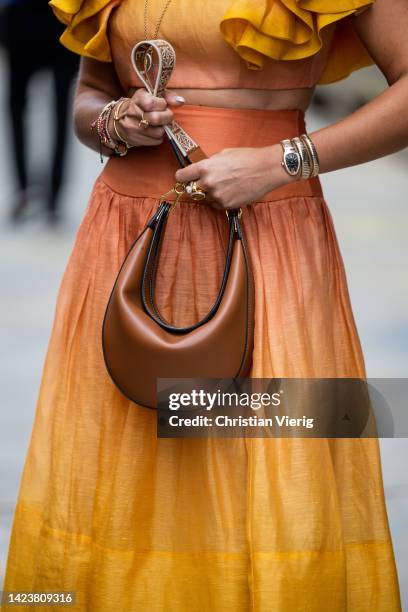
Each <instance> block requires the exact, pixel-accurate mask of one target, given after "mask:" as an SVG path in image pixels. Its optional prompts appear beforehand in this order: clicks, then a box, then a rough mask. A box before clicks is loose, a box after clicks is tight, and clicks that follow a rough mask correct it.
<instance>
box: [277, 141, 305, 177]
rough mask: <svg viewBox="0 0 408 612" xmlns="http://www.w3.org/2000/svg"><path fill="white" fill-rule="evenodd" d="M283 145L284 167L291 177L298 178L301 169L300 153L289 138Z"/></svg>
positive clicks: (282, 142)
mask: <svg viewBox="0 0 408 612" xmlns="http://www.w3.org/2000/svg"><path fill="white" fill-rule="evenodd" d="M281 145H282V149H283V158H282V162H281V163H282V166H283V167H284V168H285V170H286V172H287V173H288V174H289V175H290V176H297V175H298V174H299V172H300V168H301V159H300V155H299V151H298V150H297V148H296V147H295V146H294V145H293V144H292V142H291V141H290V140H289V139H288V138H286V139H285V140H282V141H281Z"/></svg>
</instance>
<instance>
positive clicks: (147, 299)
mask: <svg viewBox="0 0 408 612" xmlns="http://www.w3.org/2000/svg"><path fill="white" fill-rule="evenodd" d="M171 208H172V204H170V203H168V202H163V203H162V204H161V205H160V207H159V209H158V211H157V215H155V217H154V218H153V219H152V220H151V221H150V223H149V227H150V228H151V229H153V236H152V239H151V242H150V245H149V249H148V252H147V255H146V260H145V264H144V268H143V276H142V283H141V287H140V291H141V300H142V304H143V307H144V309H145V311H146V313H147V314H148V315H149V316H150V317H151V318H152V319H153V320H154V321H155V322H156V323H157V325H160V327H161V328H162V329H165V330H167V331H169V332H173V333H177V334H187V333H189V332H191V331H193V330H194V329H197V328H198V327H200V326H201V325H204V324H205V323H207V322H208V321H209V320H210V319H211V318H212V317H213V316H214V315H215V313H216V312H217V309H218V307H219V305H220V303H221V300H222V297H223V295H224V291H225V287H226V284H227V280H228V273H229V270H230V267H231V259H232V253H233V249H234V243H235V241H236V240H241V241H242V240H243V233H242V228H241V227H240V224H239V216H240V213H239V211H238V210H234V211H228V215H227V216H228V223H229V232H228V246H227V254H226V258H225V264H224V272H223V275H222V280H221V286H220V289H219V291H218V294H217V297H216V298H215V301H214V303H213V305H212V307H211V308H210V310H209V311H208V312H207V314H206V315H205V316H204V317H203V318H202V319H200V321H198V322H197V323H194V324H193V325H189V326H186V327H176V326H174V325H171V323H168V322H167V321H165V320H164V318H163V317H162V316H161V314H160V312H159V310H158V308H157V306H156V303H155V299H154V288H155V279H156V272H157V267H158V261H159V256H160V247H161V244H162V239H163V235H164V228H165V225H166V222H167V218H168V215H169V212H170V210H171Z"/></svg>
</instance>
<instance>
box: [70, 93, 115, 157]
mask: <svg viewBox="0 0 408 612" xmlns="http://www.w3.org/2000/svg"><path fill="white" fill-rule="evenodd" d="M111 100H112V96H111V95H109V94H108V93H105V92H103V91H99V90H96V89H92V88H87V87H83V88H81V90H80V91H78V92H77V94H76V96H75V102H74V126H75V133H76V135H77V137H78V139H79V140H80V141H81V142H82V143H83V144H84V145H86V146H87V147H90V148H91V149H94V150H95V151H100V150H101V145H100V140H99V136H98V134H97V132H96V130H91V123H92V122H93V121H95V119H96V118H97V117H98V116H99V114H100V113H101V111H102V109H103V107H104V106H105V105H106V104H107V103H108V102H110V101H111ZM102 153H103V154H104V155H108V156H109V155H112V153H113V151H112V149H109V148H107V147H102Z"/></svg>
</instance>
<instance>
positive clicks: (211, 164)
mask: <svg viewBox="0 0 408 612" xmlns="http://www.w3.org/2000/svg"><path fill="white" fill-rule="evenodd" d="M281 161H282V147H281V145H280V144H276V145H272V146H270V147H260V148H236V149H224V150H223V151H221V152H220V153H217V154H216V155H213V156H212V157H209V158H208V159H205V160H203V161H200V162H197V163H195V164H191V165H190V166H187V167H186V168H183V169H181V170H178V171H177V172H176V180H177V181H179V182H183V183H184V182H189V181H192V180H195V181H197V183H198V185H199V186H200V187H201V188H203V189H204V191H205V192H206V193H207V198H206V200H205V202H208V203H209V204H210V205H211V206H213V207H214V208H218V209H221V210H226V209H228V208H242V207H244V206H247V205H248V204H252V203H253V202H257V201H259V200H260V199H262V197H263V196H264V195H265V194H266V193H269V191H272V190H273V189H277V188H278V187H281V186H282V185H284V184H286V183H289V182H290V181H293V180H296V179H294V178H292V177H290V176H289V175H288V174H287V173H286V171H285V170H284V168H283V167H282V165H281Z"/></svg>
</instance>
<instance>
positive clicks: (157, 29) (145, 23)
mask: <svg viewBox="0 0 408 612" xmlns="http://www.w3.org/2000/svg"><path fill="white" fill-rule="evenodd" d="M171 2H172V0H166V3H165V5H164V7H163V10H162V12H161V14H160V17H159V19H158V22H157V25H156V29H155V31H154V34H153V36H152V39H153V40H155V39H157V37H158V35H159V29H160V26H161V24H162V21H163V17H164V16H165V14H166V11H167V9H168V8H169V6H170V4H171ZM148 6H149V0H145V4H144V36H145V40H148V39H149V35H148V32H147V22H148V18H147V9H148Z"/></svg>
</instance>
